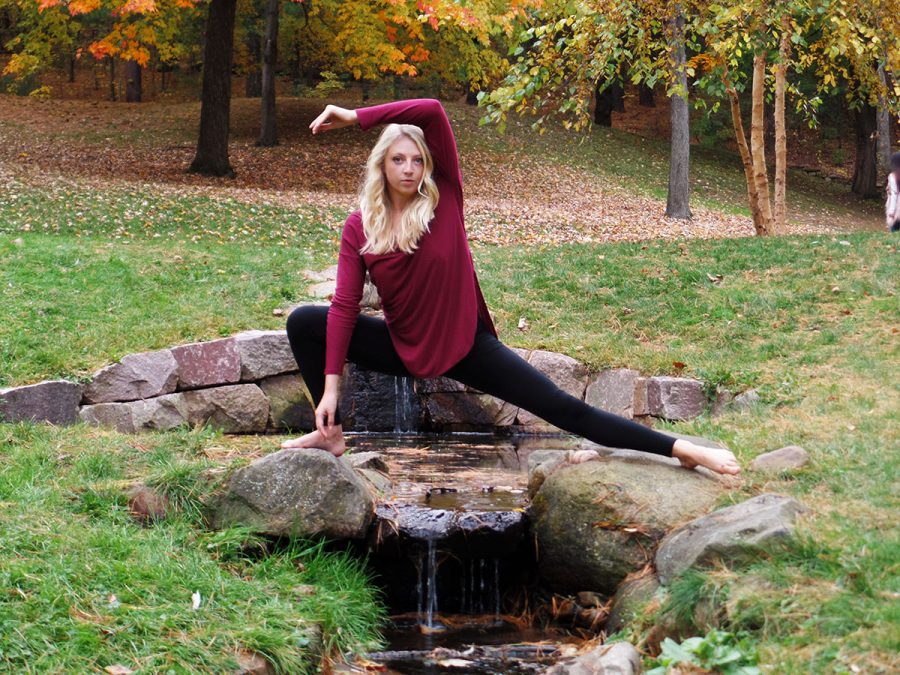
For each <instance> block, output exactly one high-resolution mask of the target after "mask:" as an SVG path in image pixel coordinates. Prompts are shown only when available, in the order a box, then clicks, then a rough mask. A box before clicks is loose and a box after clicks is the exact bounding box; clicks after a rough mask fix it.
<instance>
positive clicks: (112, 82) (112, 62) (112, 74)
mask: <svg viewBox="0 0 900 675" xmlns="http://www.w3.org/2000/svg"><path fill="white" fill-rule="evenodd" d="M109 100H110V101H115V100H116V59H115V57H113V56H110V57H109Z"/></svg>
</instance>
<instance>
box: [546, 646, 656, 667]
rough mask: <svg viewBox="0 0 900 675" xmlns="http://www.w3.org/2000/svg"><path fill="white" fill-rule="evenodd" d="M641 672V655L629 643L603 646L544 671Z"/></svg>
mask: <svg viewBox="0 0 900 675" xmlns="http://www.w3.org/2000/svg"><path fill="white" fill-rule="evenodd" d="M640 672H642V671H641V655H640V654H639V653H638V651H637V649H635V648H634V647H633V646H632V645H630V644H629V643H627V642H614V643H612V644H605V645H601V646H599V647H597V648H596V649H592V650H591V651H589V652H588V653H587V654H582V655H581V656H578V657H576V658H574V659H565V660H564V661H561V662H560V663H557V664H556V665H555V666H552V667H551V668H548V669H547V670H545V671H544V673H545V675H597V674H598V673H602V674H603V675H637V674H638V673H640Z"/></svg>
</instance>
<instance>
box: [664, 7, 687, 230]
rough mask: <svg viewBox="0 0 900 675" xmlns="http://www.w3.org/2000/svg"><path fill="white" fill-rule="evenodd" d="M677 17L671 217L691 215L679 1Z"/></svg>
mask: <svg viewBox="0 0 900 675" xmlns="http://www.w3.org/2000/svg"><path fill="white" fill-rule="evenodd" d="M675 11H676V15H675V18H674V19H672V20H671V21H670V30H671V35H670V38H669V40H670V44H671V47H672V49H671V53H672V62H671V68H672V77H673V80H674V85H675V88H676V92H675V93H674V94H673V95H672V97H671V120H672V134H671V135H672V139H671V141H672V143H671V150H670V156H669V195H668V198H667V200H666V215H667V216H669V217H670V218H681V219H689V218H690V217H691V208H690V192H691V181H690V164H691V122H690V115H689V110H688V94H687V91H688V89H687V72H686V71H685V55H684V16H683V15H682V13H681V5H676V9H675Z"/></svg>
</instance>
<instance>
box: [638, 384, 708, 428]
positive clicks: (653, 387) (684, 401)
mask: <svg viewBox="0 0 900 675" xmlns="http://www.w3.org/2000/svg"><path fill="white" fill-rule="evenodd" d="M706 405H707V400H706V394H705V393H704V391H703V383H702V382H699V381H697V380H691V379H688V378H685V377H651V378H650V379H649V380H648V382H647V408H648V410H649V413H650V414H651V415H653V416H655V417H662V418H664V419H667V420H689V419H693V418H694V417H697V415H700V414H701V413H702V412H703V411H704V410H706Z"/></svg>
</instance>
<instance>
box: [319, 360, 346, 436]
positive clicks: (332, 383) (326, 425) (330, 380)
mask: <svg viewBox="0 0 900 675" xmlns="http://www.w3.org/2000/svg"><path fill="white" fill-rule="evenodd" d="M340 392H341V377H340V375H326V376H325V391H324V392H323V393H322V400H321V401H319V405H318V406H316V429H318V431H319V433H320V434H322V436H324V437H325V439H326V440H331V438H332V436H333V435H334V434H335V432H336V429H335V424H334V417H335V413H336V412H337V406H338V398H340ZM341 433H342V432H341Z"/></svg>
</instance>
